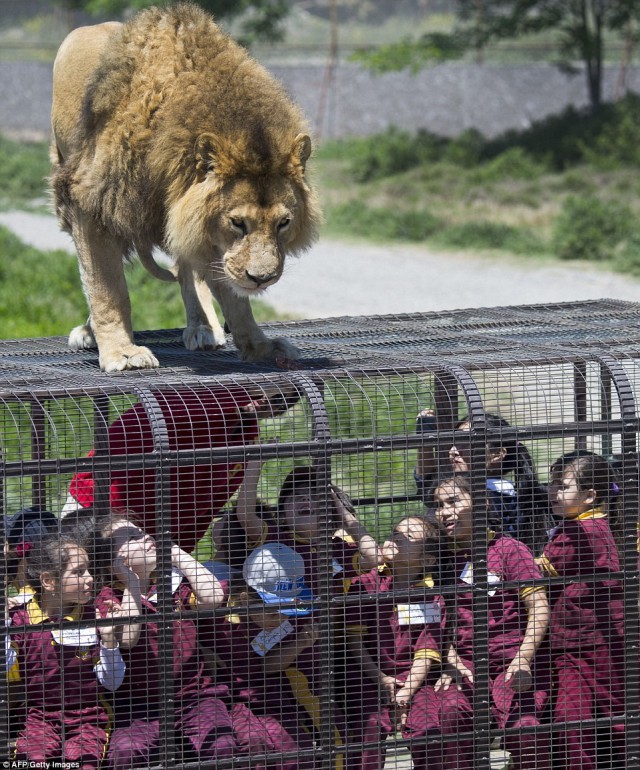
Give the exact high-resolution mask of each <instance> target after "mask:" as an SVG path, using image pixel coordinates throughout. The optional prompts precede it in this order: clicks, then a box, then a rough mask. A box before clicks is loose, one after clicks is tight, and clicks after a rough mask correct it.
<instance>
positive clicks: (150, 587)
mask: <svg viewBox="0 0 640 770" xmlns="http://www.w3.org/2000/svg"><path fill="white" fill-rule="evenodd" d="M99 532H100V534H101V535H102V536H103V537H105V538H107V539H108V540H109V542H110V547H111V553H112V556H113V571H114V575H115V577H117V578H118V579H119V581H120V583H121V584H124V585H117V584H116V585H114V587H113V588H111V587H105V588H104V589H103V590H102V592H101V594H100V596H99V597H98V598H99V603H98V606H99V607H100V608H102V607H103V606H104V604H105V602H106V603H107V605H108V603H111V602H113V603H115V604H116V605H117V606H121V607H122V610H123V612H126V614H127V615H128V616H132V615H141V616H143V617H144V618H145V622H143V623H138V624H126V625H125V626H124V628H123V630H122V635H123V647H125V646H126V647H127V648H128V649H125V650H124V658H125V662H126V664H127V674H126V676H125V678H124V682H123V684H122V687H121V688H120V690H119V692H118V694H117V697H116V699H115V703H114V710H115V720H116V729H115V731H114V732H113V735H112V737H111V741H110V745H109V754H108V759H109V762H110V766H111V767H112V768H113V770H124V769H125V768H127V769H130V768H134V767H139V766H142V765H149V764H153V762H154V761H155V760H156V759H157V756H158V752H159V747H160V742H161V741H162V735H161V734H160V704H161V702H162V701H163V699H166V698H167V697H173V699H174V704H175V725H174V729H175V731H176V733H177V736H178V739H179V740H178V746H179V747H181V749H182V750H183V751H184V752H185V753H186V754H187V756H188V758H190V759H192V758H196V759H199V760H201V761H205V760H216V759H220V758H222V757H228V756H231V755H232V753H233V751H234V750H235V747H236V744H235V740H234V738H233V735H232V727H231V717H230V715H229V712H228V710H227V705H226V703H225V702H224V701H223V700H222V699H221V697H220V696H224V695H226V692H227V690H226V688H224V687H223V688H218V687H216V685H215V683H214V682H213V681H212V678H211V676H209V675H208V674H207V673H206V672H205V663H204V660H203V659H202V656H201V655H200V650H199V633H198V624H197V622H196V619H195V618H194V617H193V614H191V617H183V618H180V619H179V620H174V621H173V672H172V676H173V682H174V691H173V693H172V694H170V693H168V692H167V689H166V687H165V684H164V676H165V674H164V671H165V668H166V667H167V665H168V663H169V662H168V661H164V660H161V659H160V657H159V630H158V622H157V620H156V616H157V586H156V584H155V582H154V573H155V569H156V566H157V550H156V543H155V540H154V539H153V538H152V537H151V536H150V535H148V534H146V533H145V532H144V531H143V530H142V529H140V527H138V526H136V525H135V524H134V523H133V522H132V521H131V520H130V519H128V518H127V517H126V516H124V515H117V514H111V515H109V516H107V517H105V520H103V521H101V522H99ZM171 560H172V565H173V572H172V591H173V600H174V607H173V609H174V610H175V611H176V612H187V611H188V610H193V609H197V608H202V609H213V608H215V607H217V606H218V605H219V604H220V602H221V601H222V600H223V593H222V588H221V586H220V584H219V582H218V581H217V579H216V578H215V577H214V576H213V575H212V574H211V573H210V572H209V571H208V570H206V569H205V568H204V567H203V566H202V565H200V564H198V562H197V561H196V560H195V559H194V558H193V557H191V556H190V555H189V554H188V553H186V552H185V551H183V550H182V549H181V548H179V547H178V546H176V545H174V546H172V549H171ZM180 741H182V743H180Z"/></svg>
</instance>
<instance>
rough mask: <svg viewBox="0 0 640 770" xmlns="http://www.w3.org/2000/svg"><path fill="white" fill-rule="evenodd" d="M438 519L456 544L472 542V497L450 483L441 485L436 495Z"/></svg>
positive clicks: (453, 483)
mask: <svg viewBox="0 0 640 770" xmlns="http://www.w3.org/2000/svg"><path fill="white" fill-rule="evenodd" d="M434 503H435V509H436V518H437V519H438V521H439V522H440V523H441V524H442V525H443V526H444V528H445V529H446V531H447V535H448V536H449V537H450V538H451V540H453V541H454V542H455V543H459V544H465V543H469V542H471V534H472V531H473V503H472V501H471V495H470V494H469V493H468V492H466V491H465V490H463V489H461V488H460V487H459V486H456V484H455V482H453V481H450V482H446V483H444V484H441V485H440V486H439V487H438V488H437V489H436V491H435V493H434Z"/></svg>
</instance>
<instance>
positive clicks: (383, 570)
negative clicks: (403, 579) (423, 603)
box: [378, 564, 435, 588]
mask: <svg viewBox="0 0 640 770" xmlns="http://www.w3.org/2000/svg"><path fill="white" fill-rule="evenodd" d="M378 574H379V575H390V576H392V575H393V572H392V570H391V568H390V567H389V565H388V564H379V565H378ZM413 585H414V588H433V587H434V586H435V583H434V582H433V577H432V575H431V573H428V574H426V575H425V576H424V577H421V578H420V579H419V580H418V581H417V582H415V583H414V584H413Z"/></svg>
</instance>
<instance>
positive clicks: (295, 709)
mask: <svg viewBox="0 0 640 770" xmlns="http://www.w3.org/2000/svg"><path fill="white" fill-rule="evenodd" d="M314 599H315V597H314V595H313V593H312V591H311V589H310V588H309V587H308V585H307V584H306V582H305V564H304V561H303V559H302V556H301V555H300V554H299V553H297V552H296V551H294V550H293V549H291V548H289V547H288V546H287V545H284V544H282V543H265V544H264V545H262V546H260V547H258V548H256V549H255V550H254V551H252V552H251V553H250V554H249V556H248V557H247V559H246V561H245V563H244V566H243V570H242V579H238V580H235V581H233V582H231V583H230V584H228V602H227V605H228V608H229V614H227V615H225V616H223V617H218V618H216V621H215V637H214V638H215V641H214V650H215V653H216V658H217V660H218V662H219V673H220V674H221V675H222V676H223V677H224V678H225V680H226V681H227V682H228V683H229V687H230V689H231V692H232V698H233V708H232V716H233V727H234V733H235V736H236V740H237V741H238V744H239V745H240V747H241V750H242V752H243V753H244V754H248V755H249V761H250V764H251V767H252V768H264V767H266V766H269V767H272V766H275V767H278V768H280V770H296V769H297V768H312V767H314V766H315V765H316V762H315V761H314V755H313V751H311V750H312V749H313V746H314V740H315V739H316V738H317V737H318V735H319V731H320V730H321V725H322V722H323V721H325V722H326V721H328V715H327V714H325V713H323V712H321V709H320V701H319V699H318V697H317V678H318V676H319V673H320V671H319V662H318V655H319V649H318V648H319V646H320V642H319V629H318V626H317V624H316V623H315V622H314V620H313V615H312V612H313V604H312V603H313V601H314ZM333 718H334V725H335V730H334V741H335V743H336V745H342V742H343V739H342V735H343V729H344V728H343V726H342V721H341V717H340V713H339V711H338V710H337V709H336V710H335V712H334V714H333ZM305 750H308V751H307V752H306V754H304V753H303V754H302V755H300V754H299V752H301V751H302V752H304V751H305ZM283 752H287V754H290V756H289V757H288V758H284V757H281V756H278V755H281V754H282V753H283ZM265 754H267V755H269V754H273V755H274V756H273V757H267V759H266V760H265V758H264V757H262V758H261V759H257V758H256V759H255V760H253V759H251V758H252V757H259V756H260V755H265ZM342 765H343V762H342V760H341V759H339V760H338V761H337V763H336V767H342Z"/></svg>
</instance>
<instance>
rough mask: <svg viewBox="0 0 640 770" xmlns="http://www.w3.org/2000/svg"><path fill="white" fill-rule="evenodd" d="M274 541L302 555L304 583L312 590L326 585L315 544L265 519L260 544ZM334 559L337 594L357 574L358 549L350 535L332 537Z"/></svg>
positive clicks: (358, 568)
mask: <svg viewBox="0 0 640 770" xmlns="http://www.w3.org/2000/svg"><path fill="white" fill-rule="evenodd" d="M270 542H277V543H282V544H283V545H287V546H289V548H292V549H293V550H294V551H296V552H297V553H299V554H300V556H302V559H303V561H304V567H305V582H306V583H307V585H308V586H309V588H311V590H312V591H313V592H314V593H317V592H318V591H319V590H320V588H321V587H322V586H323V585H324V584H325V583H324V582H323V579H322V575H321V573H320V570H319V567H318V546H317V545H316V544H314V543H310V542H309V541H308V540H305V539H304V538H301V537H297V536H296V535H295V534H294V533H292V532H290V531H289V530H288V529H287V528H286V527H283V526H282V525H281V524H279V523H278V522H277V521H265V522H264V535H263V539H262V542H261V543H257V544H256V547H257V546H258V545H263V544H264V543H270ZM329 554H330V556H331V559H332V562H333V567H332V569H333V584H334V590H335V591H336V592H337V593H340V594H342V593H344V591H345V590H346V588H348V586H349V583H350V581H351V580H352V578H354V577H356V576H357V575H359V574H360V552H359V550H358V545H357V544H356V543H355V542H354V540H353V538H352V537H351V536H350V535H343V536H334V537H333V538H332V539H331V543H330V546H329Z"/></svg>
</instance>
